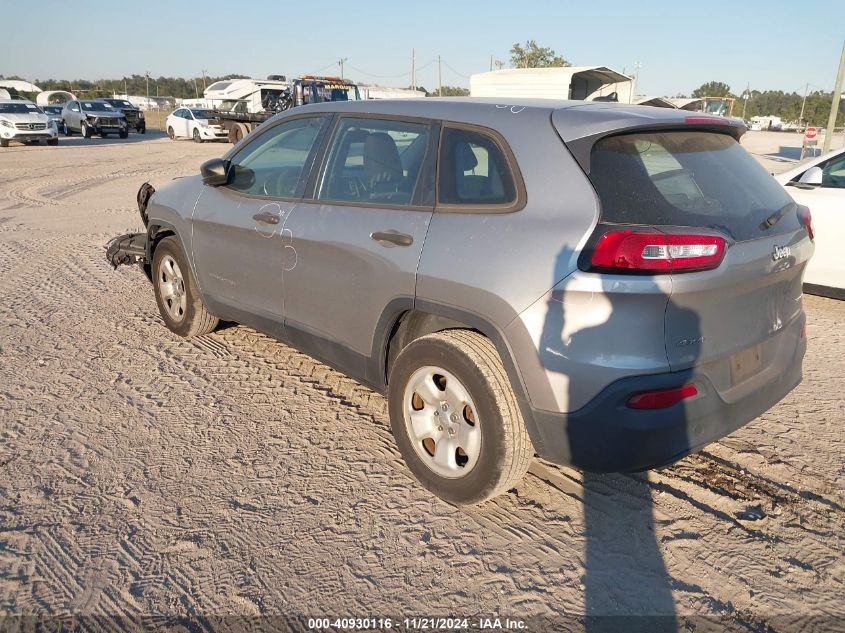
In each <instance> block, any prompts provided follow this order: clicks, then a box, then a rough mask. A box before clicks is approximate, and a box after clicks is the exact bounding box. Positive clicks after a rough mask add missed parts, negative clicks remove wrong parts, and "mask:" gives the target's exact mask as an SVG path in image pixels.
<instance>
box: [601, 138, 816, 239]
mask: <svg viewBox="0 0 845 633" xmlns="http://www.w3.org/2000/svg"><path fill="white" fill-rule="evenodd" d="M590 180H591V181H592V183H593V186H594V187H595V189H596V192H597V193H598V195H599V199H600V200H601V207H602V221H603V222H609V223H619V224H642V225H650V226H661V225H664V226H665V225H668V226H691V227H706V228H712V229H716V230H718V231H721V232H722V233H725V234H726V235H727V236H729V237H731V238H733V239H734V240H736V241H744V240H749V239H754V238H757V237H761V236H763V235H772V234H780V233H785V232H789V231H794V230H796V229H798V228H800V224H799V220H798V216H797V214H796V213H785V214H784V215H783V217H782V219H781V220H780V221H779V222H778V223H777V224H775V225H774V226H773V227H769V228H764V226H763V222H764V221H765V220H766V219H767V218H768V217H769V216H771V215H772V214H773V213H776V212H778V211H781V210H783V209H784V207H787V206H789V205H792V204H794V203H793V202H792V199H791V198H790V197H789V195H788V194H787V193H786V192H785V191H784V190H783V188H782V187H781V186H780V185H779V184H777V183H776V182H775V180H774V179H773V178H772V177H771V176H770V175H769V174H768V173H767V172H766V170H765V169H763V168H762V167H761V166H760V165H759V164H758V163H757V161H756V160H754V158H752V157H751V155H749V154H748V153H747V152H746V151H745V150H744V149H742V147H740V145H739V143H737V142H736V141H735V140H734V139H733V138H732V137H730V136H728V135H726V134H718V133H714V132H685V131H677V132H649V133H641V134H625V135H620V136H612V137H608V138H604V139H601V140H600V141H599V142H597V143H596V144H595V146H594V147H593V151H592V156H591V160H590Z"/></svg>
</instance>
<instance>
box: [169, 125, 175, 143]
mask: <svg viewBox="0 0 845 633" xmlns="http://www.w3.org/2000/svg"><path fill="white" fill-rule="evenodd" d="M167 138H169V139H170V140H171V141H175V140H176V132H174V131H173V128H172V127H170V126H168V127H167Z"/></svg>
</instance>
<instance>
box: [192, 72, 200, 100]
mask: <svg viewBox="0 0 845 633" xmlns="http://www.w3.org/2000/svg"><path fill="white" fill-rule="evenodd" d="M193 80H194V97H195V98H197V99H199V98H200V93H199V90H197V78H196V77H193Z"/></svg>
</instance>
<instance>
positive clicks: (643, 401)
mask: <svg viewBox="0 0 845 633" xmlns="http://www.w3.org/2000/svg"><path fill="white" fill-rule="evenodd" d="M697 395H698V389H696V388H695V385H693V384H692V383H690V384H686V385H683V386H682V387H675V388H673V389H660V390H658V391H643V392H642V393H638V394H634V395H633V396H631V397H630V398H628V402H627V406H628V408H629V409H665V408H666V407H671V406H673V405H676V404H678V403H679V402H680V401H681V400H686V399H687V398H692V397H693V396H697Z"/></svg>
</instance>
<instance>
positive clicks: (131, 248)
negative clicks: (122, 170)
mask: <svg viewBox="0 0 845 633" xmlns="http://www.w3.org/2000/svg"><path fill="white" fill-rule="evenodd" d="M154 193H155V187H153V186H152V185H151V184H150V183H148V182H145V183H144V184H143V185H141V188H140V189H138V194H137V195H136V200H137V202H138V212H139V213H140V214H141V220H142V221H143V222H144V226H145V227H149V223H150V220H149V216H148V215H147V205H149V203H150V198H152V196H153V194H154ZM149 241H150V235H149V231H147V232H144V233H125V234H123V235H118V236H117V237H114V238H112V239H111V240H109V242H108V244H106V261H107V262H108V263H109V264H111V265H112V266H113V267H114V268H117V267H118V266H121V265H123V264H126V265H127V266H128V265H132V264H138V265H139V266H140V267H141V269H142V270H143V271H144V273H145V274H146V275H147V277H149V276H150V261H149V259H150V248H149Z"/></svg>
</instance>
